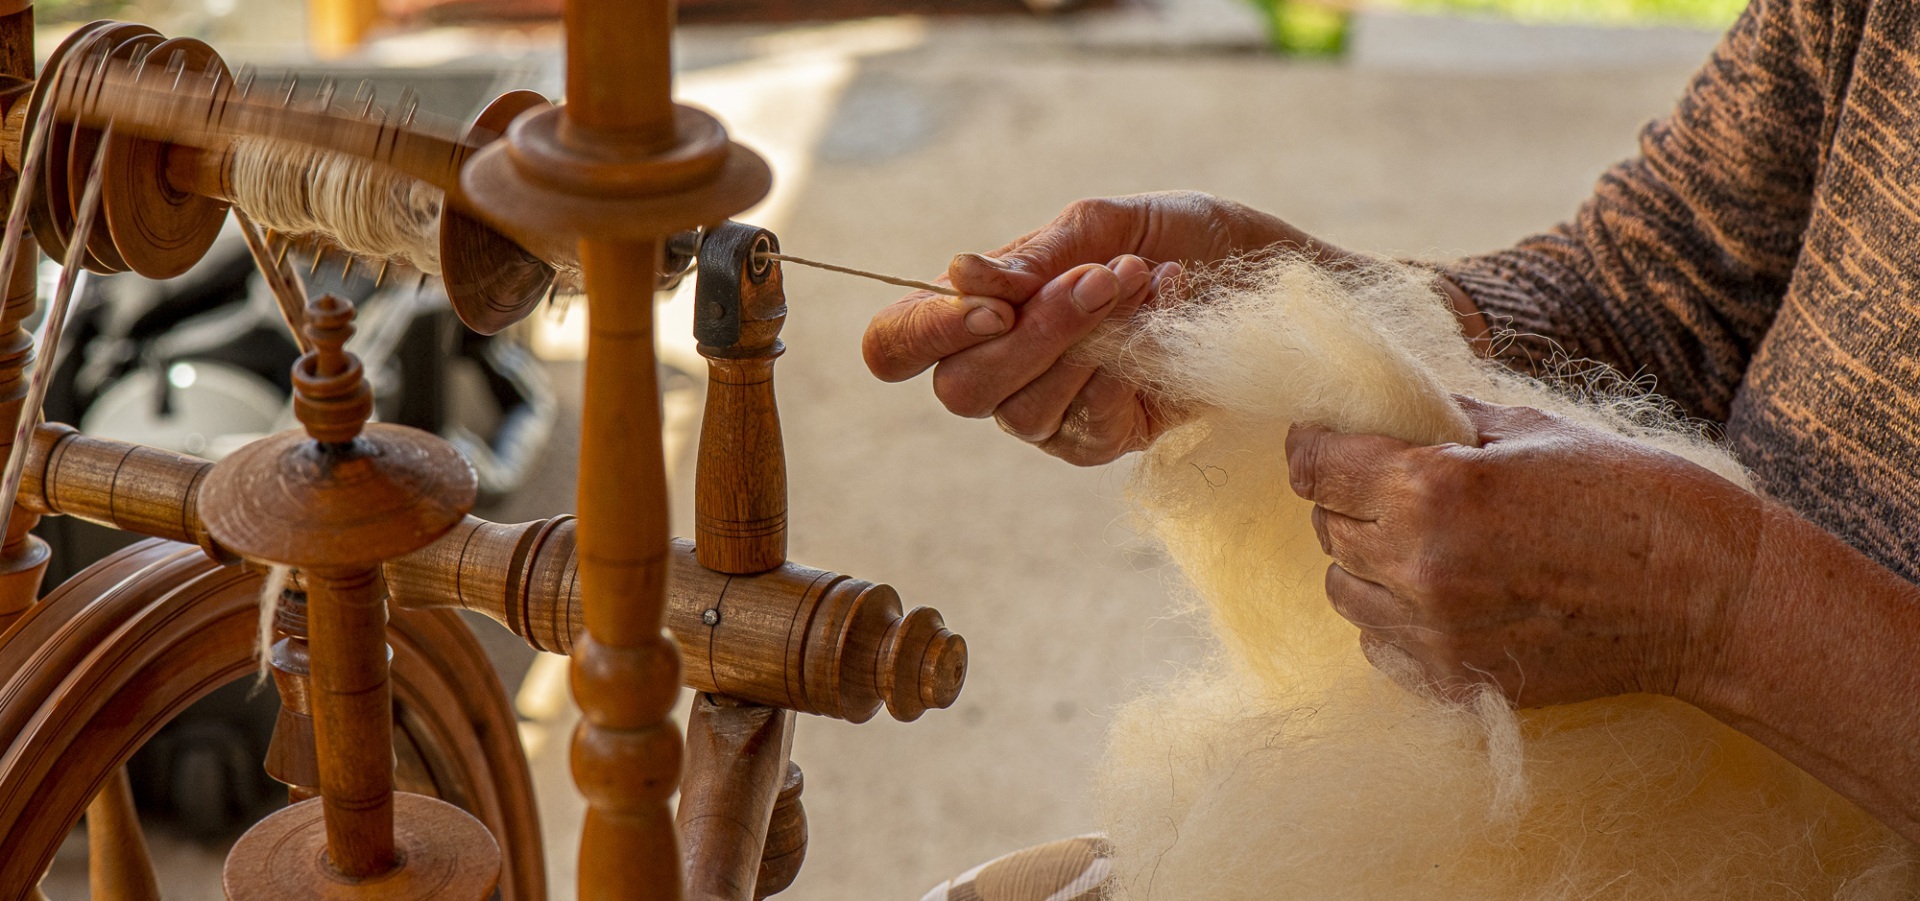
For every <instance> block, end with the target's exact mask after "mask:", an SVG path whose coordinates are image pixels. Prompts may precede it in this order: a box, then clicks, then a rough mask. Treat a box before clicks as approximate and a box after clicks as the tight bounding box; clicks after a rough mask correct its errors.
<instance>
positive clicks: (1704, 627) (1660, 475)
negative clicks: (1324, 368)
mask: <svg viewBox="0 0 1920 901" xmlns="http://www.w3.org/2000/svg"><path fill="white" fill-rule="evenodd" d="M1461 404H1462V406H1463V408H1464V409H1465V410H1466V411H1467V414H1468V416H1469V417H1470V418H1471V419H1472V420H1473V422H1474V424H1475V426H1476V427H1477V428H1478V430H1479V434H1480V442H1481V444H1480V446H1479V447H1464V446H1461V445H1441V446H1436V447H1417V446H1414V445H1410V444H1407V443H1405V442H1402V441H1398V440H1395V439H1392V438H1386V437H1381V436H1377V435H1343V434H1336V433H1333V432H1329V431H1326V430H1324V429H1321V428H1317V427H1313V426H1305V425H1297V426H1295V427H1294V429H1293V431H1292V432H1291V433H1290V434H1289V435H1288V438H1287V462H1288V467H1289V475H1290V477H1291V480H1292V483H1293V488H1294V491H1295V492H1296V493H1298V494H1299V495H1300V496H1301V497H1304V498H1306V499H1308V500H1311V501H1313V502H1314V504H1315V507H1314V510H1313V522H1314V528H1315V531H1316V532H1318V533H1319V536H1320V543H1321V547H1322V549H1323V550H1325V551H1326V552H1327V553H1328V554H1329V555H1330V556H1331V557H1332V558H1333V561H1334V562H1333V565H1331V566H1329V567H1328V568H1327V596H1328V598H1329V599H1330V600H1331V601H1332V603H1333V606H1334V609H1335V610H1337V611H1338V612H1339V613H1340V615H1341V616H1344V617H1346V618H1347V619H1348V620H1350V621H1352V622H1353V623H1354V624H1355V625H1357V626H1359V627H1360V629H1361V645H1362V647H1363V649H1364V650H1365V651H1366V652H1367V655H1368V658H1369V659H1371V660H1374V661H1375V662H1376V663H1384V662H1385V659H1386V657H1388V656H1393V655H1392V654H1391V652H1390V651H1389V650H1388V649H1393V650H1397V651H1398V652H1399V653H1400V654H1404V655H1405V656H1406V657H1407V658H1410V659H1411V660H1412V661H1413V662H1414V664H1415V665H1416V666H1417V667H1418V669H1419V671H1420V672H1421V673H1422V674H1423V676H1424V678H1425V680H1426V682H1427V684H1428V685H1429V686H1431V687H1433V688H1435V689H1437V690H1439V691H1440V692H1441V693H1443V694H1446V695H1450V696H1455V697H1458V696H1461V695H1462V694H1463V692H1464V690H1466V689H1467V688H1469V687H1470V686H1473V685H1477V684H1488V683H1490V684H1493V685H1495V686H1497V687H1498V688H1499V690H1500V691H1501V692H1502V693H1504V694H1505V695H1506V696H1507V697H1508V698H1509V699H1511V700H1513V701H1514V702H1515V703H1518V704H1520V705H1522V706H1540V705H1547V704H1560V703H1572V702H1576V701H1582V700H1587V699H1590V698H1596V697H1605V696H1609V695H1616V694H1624V693H1629V692H1654V693H1659V694H1668V695H1674V696H1677V697H1682V698H1689V697H1695V696H1697V695H1698V694H1699V692H1700V691H1701V690H1703V683H1704V682H1705V681H1706V680H1710V679H1712V678H1714V675H1715V669H1716V667H1717V666H1719V665H1720V663H1721V661H1720V660H1719V659H1717V658H1718V656H1719V655H1720V654H1721V653H1723V638H1724V635H1725V633H1726V631H1727V628H1728V621H1729V615H1730V612H1732V611H1736V610H1737V608H1738V606H1739V605H1740V603H1741V601H1742V598H1743V595H1744V593H1745V592H1746V590H1747V588H1748V584H1749V581H1750V579H1751V578H1752V570H1753V564H1754V556H1755V553H1756V548H1757V546H1758V543H1759V537H1760V532H1761V527H1760V522H1761V520H1762V519H1763V509H1762V507H1763V503H1764V502H1762V501H1761V500H1760V499H1759V498H1758V497H1756V496H1754V495H1752V494H1750V493H1748V492H1746V491H1744V490H1742V489H1740V488H1739V487H1737V486H1735V485H1733V484H1731V483H1729V482H1727V481H1726V480H1724V479H1722V478H1720V477H1719V476H1716V475H1714V474H1713V473H1710V472H1708V471H1707V470H1705V469H1702V468H1700V467H1698V466H1696V465H1694V464H1692V463H1690V462H1687V461H1685V460H1682V459H1680V458H1679V457H1676V456H1673V455H1671V454H1667V453H1664V452H1661V451H1657V450H1652V449H1649V448H1646V447H1643V446H1640V445H1637V444H1634V443H1631V442H1629V441H1626V440H1624V439H1621V438H1619V437H1617V436H1613V435H1610V434H1607V433H1605V432H1601V431H1598V430H1595V429H1592V428H1589V427H1586V426H1582V425H1578V424H1575V423H1573V422H1571V421H1568V420H1566V419H1563V418H1561V417H1558V416H1554V415H1551V414H1547V413H1543V412H1540V411H1538V410H1533V409H1529V408H1525V407H1501V406H1494V405H1490V404H1482V403H1478V402H1475V401H1472V400H1467V399H1462V400H1461ZM1389 671H1393V670H1392V668H1389Z"/></svg>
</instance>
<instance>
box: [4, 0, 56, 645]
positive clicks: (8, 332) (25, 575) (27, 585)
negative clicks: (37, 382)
mask: <svg viewBox="0 0 1920 901" xmlns="http://www.w3.org/2000/svg"><path fill="white" fill-rule="evenodd" d="M7 5H8V6H10V7H11V8H12V9H13V10H14V12H12V13H10V14H8V15H4V16H0V103H4V104H5V105H6V106H7V108H9V109H11V107H12V106H15V105H19V104H23V103H25V102H26V94H25V92H24V91H23V90H21V86H23V85H25V84H26V83H27V80H28V79H31V78H33V5H32V4H31V3H13V4H7ZM16 181H17V179H16V178H15V177H14V176H13V175H12V174H11V173H8V174H7V176H6V177H5V178H0V222H5V221H6V218H7V215H8V214H9V213H10V212H11V211H12V205H13V189H14V184H15V182H16ZM20 242H21V243H20V255H19V256H18V257H16V258H15V260H14V264H13V271H12V272H8V273H3V274H0V280H3V281H4V288H5V295H6V296H5V299H4V304H3V305H0V460H5V459H6V456H7V454H8V453H9V452H11V451H12V449H13V435H14V432H15V430H16V428H17V426H18V423H19V421H20V416H21V407H23V406H24V405H25V402H26V398H27V379H28V372H27V370H28V367H30V366H31V365H32V364H33V335H32V334H31V333H29V332H28V331H27V330H26V329H25V328H24V327H22V325H21V323H22V322H24V321H26V319H27V317H29V316H32V315H33V311H34V307H35V306H36V304H37V302H38V297H37V290H38V287H39V280H38V276H37V273H38V271H39V266H40V253H39V248H38V246H37V245H35V244H34V241H33V235H32V233H31V232H30V231H29V232H27V233H24V234H22V235H21V236H20ZM52 362H53V361H51V360H49V361H47V364H48V365H52ZM27 415H34V414H31V413H29V414H27ZM4 502H5V503H15V502H14V500H13V499H12V498H6V499H4ZM39 521H40V517H38V516H36V515H34V514H32V513H30V512H28V511H26V510H22V509H19V507H18V505H17V504H16V506H15V509H14V511H13V518H12V519H10V520H8V522H7V533H6V535H5V536H0V634H5V633H6V631H7V626H8V625H9V624H10V623H12V622H13V620H15V619H17V618H18V617H19V616H20V614H22V613H25V612H26V610H27V608H28V607H31V606H33V603H34V601H35V600H36V599H37V598H38V596H39V593H40V579H41V577H42V576H44V575H46V572H47V563H48V562H49V561H50V560H51V559H52V556H53V555H52V551H51V550H50V549H49V548H48V547H47V543H46V542H45V541H42V540H40V538H38V537H37V536H34V535H31V534H29V530H30V529H32V528H33V526H34V524H35V523H38V522H39Z"/></svg>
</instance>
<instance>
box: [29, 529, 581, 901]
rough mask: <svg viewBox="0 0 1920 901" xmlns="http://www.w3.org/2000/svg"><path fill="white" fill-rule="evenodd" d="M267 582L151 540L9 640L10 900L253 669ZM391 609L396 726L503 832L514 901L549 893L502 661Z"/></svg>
mask: <svg viewBox="0 0 1920 901" xmlns="http://www.w3.org/2000/svg"><path fill="white" fill-rule="evenodd" d="M259 589H260V578H259V576H258V575H257V574H255V573H251V572H247V571H245V570H242V569H240V568H238V567H226V566H221V565H219V564H216V563H214V562H212V561H211V560H208V559H207V558H206V557H205V556H204V554H202V552H201V551H200V550H199V549H198V548H194V547H191V546H188V545H182V544H176V543H172V542H166V541H160V540H148V541H144V542H141V543H139V544H136V545H134V546H132V547H130V548H127V549H125V550H123V551H121V552H119V553H117V554H114V555H113V556H111V557H108V558H107V559H106V560H103V561H101V562H100V563H97V564H95V565H94V566H92V567H89V568H88V569H87V570H86V571H85V572H83V573H82V574H81V575H79V576H76V577H75V578H74V579H72V580H70V581H69V582H67V583H66V584H64V585H62V586H61V587H60V588H58V589H56V590H55V591H54V592H53V593H52V594H50V595H49V596H48V597H47V599H46V600H45V601H42V602H41V603H40V604H39V605H37V606H35V607H34V608H32V609H31V610H29V611H28V612H27V613H26V614H25V615H24V616H22V617H21V618H20V620H19V621H17V622H16V623H15V625H14V627H13V628H11V629H9V630H8V632H7V633H6V635H5V636H0V736H9V743H8V745H6V746H5V747H4V748H0V847H5V848H6V849H7V853H6V854H4V855H0V895H3V896H9V897H11V896H15V895H18V894H20V893H24V892H26V891H27V890H28V889H30V888H31V887H32V886H33V885H35V884H36V883H37V882H38V880H39V879H40V876H41V874H42V873H44V872H45V871H46V868H47V866H48V865H49V864H50V863H51V861H52V859H53V854H54V851H55V850H56V849H57V848H58V846H59V844H60V841H61V839H62V838H63V837H64V836H65V835H66V833H67V832H68V831H69V830H71V829H72V828H73V825H74V824H75V823H77V822H78V821H79V819H80V816H81V814H82V813H83V812H84V810H85V808H86V805H87V802H88V801H90V800H91V799H92V797H93V795H94V794H95V793H96V792H97V791H98V790H99V787H100V786H101V785H102V784H104V782H105V780H106V778H107V777H108V775H109V774H110V773H112V772H113V770H114V769H116V768H117V767H119V766H121V765H122V764H124V763H125V762H126V760H127V759H128V758H129V757H131V756H132V755H133V752H134V751H135V750H136V749H137V748H139V746H140V745H141V744H143V743H145V741H146V740H147V739H148V738H150V737H152V735H153V734H154V733H155V732H157V731H159V729H160V727H161V726H163V725H165V724H166V722H168V721H169V720H171V719H172V718H173V717H174V716H175V715H177V714H178V713H179V712H180V711H181V710H184V709H185V708H186V707H187V706H188V705H189V704H191V703H192V702H193V701H195V700H198V699H199V698H200V697H203V696H205V695H206V694H207V693H209V692H211V691H213V690H214V689H215V688H218V687H220V686H221V685H225V684H227V683H229V682H232V681H234V680H235V679H238V678H243V677H245V676H246V675H247V674H248V673H249V672H251V671H252V670H253V668H254V663H253V657H252V654H253V642H254V629H255V626H256V624H257V611H258V607H257V598H258V593H259ZM393 614H394V616H393V623H392V624H391V625H390V627H389V632H388V636H389V641H390V642H391V644H392V646H393V666H394V697H395V699H396V702H398V704H399V705H400V706H401V708H402V712H401V715H400V716H399V717H398V719H397V721H396V732H397V733H398V732H405V733H406V734H407V737H408V739H409V741H410V742H411V743H412V745H413V746H414V747H415V748H418V749H422V751H423V753H422V754H421V757H422V760H423V762H424V763H425V765H426V767H427V769H428V770H429V772H430V775H431V776H432V778H433V779H434V781H435V784H436V787H437V788H438V789H439V790H440V791H441V792H443V793H446V794H448V795H449V796H450V797H449V800H452V801H455V803H460V804H462V806H465V807H466V808H467V809H468V810H469V811H470V812H472V813H473V814H474V815H475V816H476V817H478V818H479V819H480V821H481V822H482V823H484V824H486V826H487V827H488V829H489V830H490V831H492V832H493V834H494V836H495V839H496V840H497V841H498V842H499V844H500V847H501V849H502V851H503V855H504V858H505V859H504V864H505V866H504V868H503V872H502V874H501V887H502V897H503V898H514V899H528V901H535V899H540V898H544V897H545V878H546V877H545V872H544V861H543V860H542V859H541V856H540V855H541V851H540V835H539V824H538V817H537V813H536V811H535V808H534V806H533V801H532V783H531V777H530V775H529V774H528V772H527V768H526V761H525V758H524V757H523V756H521V754H520V752H519V744H518V734H517V730H516V729H515V728H514V721H513V717H512V713H511V711H510V710H509V709H508V708H507V705H506V697H505V693H504V690H502V691H495V692H486V691H484V690H476V687H477V686H476V685H475V684H474V678H473V673H472V670H471V667H472V666H473V665H474V664H475V663H476V662H478V663H479V664H481V665H487V666H490V664H487V662H486V658H485V655H484V653H483V652H481V651H480V650H479V647H478V644H477V642H475V640H474V639H473V638H472V635H471V633H469V632H467V629H466V626H465V625H464V624H463V623H461V622H460V620H459V617H458V616H457V615H456V614H454V613H453V612H452V611H447V610H429V611H404V610H398V609H396V610H394V611H393ZM462 633H466V634H464V635H463V634H462ZM494 684H498V683H497V681H496V682H495V683H494ZM56 774H57V778H56Z"/></svg>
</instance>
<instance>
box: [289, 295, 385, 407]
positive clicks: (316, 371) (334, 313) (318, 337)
mask: <svg viewBox="0 0 1920 901" xmlns="http://www.w3.org/2000/svg"><path fill="white" fill-rule="evenodd" d="M306 330H307V337H308V338H310V339H312V341H313V350H311V351H309V352H308V353H307V354H306V356H303V357H301V358H300V361H299V362H298V363H296V364H295V365H294V367H293V414H294V416H296V417H298V418H299V419H300V423H301V425H304V426H306V427H307V434H308V435H310V436H312V438H313V440H315V441H318V442H320V443H322V444H346V443H347V442H349V441H352V440H353V439H354V438H355V437H357V436H358V435H359V434H360V430H361V427H362V426H364V425H365V424H366V422H367V417H369V416H372V415H373V392H372V391H371V390H370V389H369V388H368V387H367V379H366V373H365V372H364V371H363V370H362V369H361V367H360V359H359V358H358V357H355V356H354V355H353V354H350V353H347V350H346V347H347V339H348V338H351V337H353V304H351V303H348V302H347V301H345V300H342V299H340V298H339V297H336V296H334V295H332V294H323V295H321V296H319V297H316V298H314V299H313V300H311V301H309V302H308V303H307V323H306Z"/></svg>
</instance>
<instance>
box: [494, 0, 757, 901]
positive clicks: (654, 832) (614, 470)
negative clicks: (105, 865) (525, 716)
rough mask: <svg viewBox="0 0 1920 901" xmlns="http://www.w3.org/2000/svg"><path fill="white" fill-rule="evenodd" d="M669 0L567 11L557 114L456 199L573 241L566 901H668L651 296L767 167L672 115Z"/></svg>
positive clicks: (511, 136) (691, 119)
mask: <svg viewBox="0 0 1920 901" xmlns="http://www.w3.org/2000/svg"><path fill="white" fill-rule="evenodd" d="M672 32H673V4H672V3H671V2H670V0H569V2H568V3H567V5H566V43H567V100H568V102H567V103H566V105H564V106H562V107H559V108H557V109H553V110H547V111H536V112H531V113H528V114H526V115H523V116H521V117H520V118H519V119H518V120H517V121H515V123H514V125H513V127H512V128H511V130H509V132H508V134H507V138H506V140H505V141H500V142H496V143H495V144H493V145H489V146H488V147H487V148H486V149H484V150H481V151H480V152H479V153H478V154H476V155H475V156H474V158H473V160H472V162H471V163H469V165H468V166H467V167H466V168H465V169H464V170H463V172H462V177H461V187H462V188H463V189H464V190H465V193H466V194H467V196H468V197H469V199H470V200H472V201H473V202H474V204H475V205H476V206H478V207H480V208H482V209H484V210H486V211H487V212H488V213H490V214H491V215H492V216H493V217H494V218H496V219H503V220H517V221H520V222H522V223H524V224H525V225H526V226H528V227H531V228H536V229H551V230H552V231H554V232H557V233H560V234H566V235H571V236H573V237H576V238H577V239H578V240H579V247H580V254H579V257H580V264H581V268H582V270H583V276H584V278H583V281H584V283H585V287H586V293H587V309H588V313H589V315H588V333H587V362H586V390H585V396H584V400H583V403H582V413H581V416H582V424H581V437H580V469H579V479H580V486H579V505H578V512H579V517H580V519H579V534H578V540H579V573H580V582H581V588H582V591H581V602H582V604H583V606H584V608H585V610H584V617H583V619H584V623H585V627H586V628H585V630H584V632H583V634H581V635H580V637H579V639H578V641H577V642H576V643H575V645H574V651H573V665H572V676H573V678H572V684H573V692H574V699H575V700H576V701H577V702H578V703H579V705H580V712H581V722H580V727H579V729H578V730H577V731H576V732H575V733H574V740H573V775H574V781H575V783H576V784H577V785H578V786H579V787H580V791H581V793H582V794H583V795H584V796H585V797H586V800H587V814H586V824H585V827H584V829H583V831H582V836H581V843H580V897H581V898H583V899H586V901H599V899H621V901H627V899H633V898H647V899H660V901H678V899H679V898H680V897H681V890H682V880H681V872H680V868H681V859H680V849H679V841H678V839H677V837H676V835H675V832H674V828H673V814H672V810H671V808H670V805H669V803H668V802H669V799H670V798H671V797H672V795H673V792H674V789H675V788H676V787H677V784H678V782H679V778H680V755H681V747H680V736H679V730H678V729H677V728H676V727H675V726H674V724H673V721H672V719H671V711H672V706H673V702H674V699H675V697H676V695H677V694H678V687H679V683H680V673H679V671H680V656H679V652H678V650H677V649H676V648H675V647H674V644H673V642H672V640H671V639H670V638H668V637H667V636H665V635H664V634H662V632H661V626H662V610H663V607H664V605H665V603H666V596H665V592H666V580H667V540H668V537H669V533H668V529H667V507H666V504H667V500H666V498H667V491H666V469H665V465H664V460H663V459H662V452H661V445H660V402H659V394H658V384H657V378H656V370H655V365H656V364H655V360H654V355H653V289H654V285H655V283H656V279H657V273H658V270H659V266H660V259H661V244H662V242H663V240H664V239H665V237H666V236H668V235H671V234H673V233H675V232H678V231H681V230H683V229H686V228H689V227H692V226H695V225H699V224H703V223H712V222H719V221H721V220H723V219H725V218H726V217H728V216H730V215H733V214H734V213H737V212H739V211H740V210H742V209H745V208H746V207H747V206H749V205H751V204H752V203H753V202H754V201H756V200H758V199H759V198H760V197H762V196H764V195H765V193H766V189H767V187H768V185H769V183H770V180H771V179H770V173H769V172H768V171H767V169H766V164H765V163H764V162H762V161H761V160H760V159H759V158H758V157H756V156H754V155H753V154H752V153H751V152H749V151H747V150H745V149H744V148H741V147H738V146H737V145H734V144H732V143H731V142H730V141H728V140H727V137H726V130H725V129H724V128H722V127H721V126H720V124H719V123H718V122H717V121H716V120H714V119H713V118H712V117H711V116H708V115H706V114H704V113H700V112H698V111H695V110H692V109H689V108H686V107H678V106H676V105H675V104H674V103H673V102H672V98H671V96H670V89H671V86H672V74H673V71H672V50H671V46H672Z"/></svg>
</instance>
